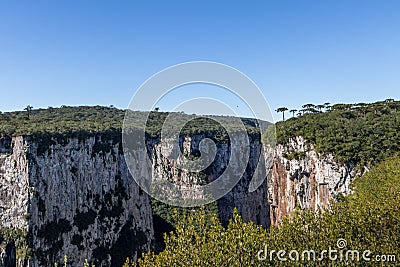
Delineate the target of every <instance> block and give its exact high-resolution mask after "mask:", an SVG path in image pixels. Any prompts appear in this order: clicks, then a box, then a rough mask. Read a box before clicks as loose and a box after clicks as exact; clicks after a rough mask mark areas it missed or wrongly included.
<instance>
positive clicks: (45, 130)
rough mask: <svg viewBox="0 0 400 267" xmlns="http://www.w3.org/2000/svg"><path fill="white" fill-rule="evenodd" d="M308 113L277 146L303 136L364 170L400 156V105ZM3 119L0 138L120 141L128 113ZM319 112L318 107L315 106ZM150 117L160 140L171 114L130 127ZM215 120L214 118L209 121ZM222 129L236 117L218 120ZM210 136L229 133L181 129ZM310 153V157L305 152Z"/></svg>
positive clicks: (64, 110) (195, 123) (46, 113)
mask: <svg viewBox="0 0 400 267" xmlns="http://www.w3.org/2000/svg"><path fill="white" fill-rule="evenodd" d="M305 106H307V108H306V109H304V110H302V112H301V113H300V114H297V116H294V112H293V115H292V117H291V118H289V119H287V120H286V121H282V122H278V123H277V124H276V133H277V141H278V143H280V144H286V143H288V141H289V140H290V139H291V138H294V137H296V136H303V137H304V139H305V140H306V142H308V143H310V144H313V145H314V147H315V149H316V150H317V152H320V153H321V154H329V153H331V154H333V155H334V157H335V160H337V161H339V162H341V163H347V162H352V163H354V164H356V165H357V164H358V165H360V166H367V167H368V166H373V165H376V164H377V163H378V162H380V161H382V160H383V159H385V158H388V157H389V156H392V155H395V154H399V151H400V101H395V100H393V99H387V100H385V101H380V102H375V103H371V104H366V103H358V104H336V105H332V106H329V108H328V107H326V106H325V110H324V111H323V110H322V109H321V108H319V110H317V109H315V108H312V107H311V104H307V105H305ZM29 107H30V106H28V107H27V108H26V110H24V111H15V112H6V113H2V114H0V137H1V136H19V135H43V134H57V135H59V134H61V135H74V134H83V135H87V134H97V133H102V132H113V133H114V134H115V135H120V132H121V129H122V123H123V120H124V116H125V110H121V109H117V108H114V107H104V106H76V107H70V106H62V107H60V108H51V107H49V108H47V109H32V107H30V108H29ZM315 107H319V106H315ZM148 114H149V120H148V121H147V125H146V133H147V134H149V135H150V136H160V133H161V128H162V127H163V123H164V121H165V119H166V118H167V116H168V115H169V113H167V112H154V111H153V112H150V113H147V112H139V111H132V112H131V113H130V115H131V116H130V117H131V118H133V120H132V122H131V124H132V125H131V126H133V127H141V126H140V124H139V123H137V122H139V121H143V120H144V119H145V118H146V117H145V116H147V115H148ZM188 118H189V119H190V118H191V119H194V118H195V115H188V114H183V113H176V117H175V120H176V121H177V122H178V121H179V120H187V119H188ZM211 118H212V116H211ZM219 119H221V120H222V121H224V124H226V125H230V126H232V127H236V126H235V125H233V124H232V123H231V121H232V117H228V116H219ZM241 120H242V121H243V122H244V124H245V127H246V130H247V132H248V133H249V134H254V135H258V134H259V131H258V128H257V127H256V126H257V122H256V121H255V120H254V119H244V118H242V119H241ZM199 133H203V134H206V135H212V137H215V139H217V140H221V139H224V140H225V139H226V138H227V132H226V131H225V130H224V129H223V127H222V126H221V125H220V124H218V123H217V122H215V121H214V120H212V119H208V118H204V117H203V118H197V119H194V120H192V121H191V122H190V123H188V124H186V125H185V127H183V128H182V131H181V134H199ZM304 152H306V151H304ZM302 156H303V154H302V153H299V152H294V151H293V153H288V155H287V157H289V158H291V157H292V158H300V157H302Z"/></svg>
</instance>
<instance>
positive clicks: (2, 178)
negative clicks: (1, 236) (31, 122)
mask: <svg viewBox="0 0 400 267" xmlns="http://www.w3.org/2000/svg"><path fill="white" fill-rule="evenodd" d="M12 142H13V146H14V151H13V153H2V154H0V222H1V226H2V227H16V228H19V229H25V230H28V221H27V220H26V217H27V214H28V201H29V174H28V161H27V157H26V150H27V143H26V140H24V138H22V137H16V138H14V139H13V140H12Z"/></svg>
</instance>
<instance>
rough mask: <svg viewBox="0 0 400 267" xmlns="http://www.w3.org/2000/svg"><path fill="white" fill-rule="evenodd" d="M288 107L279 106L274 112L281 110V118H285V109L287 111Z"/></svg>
mask: <svg viewBox="0 0 400 267" xmlns="http://www.w3.org/2000/svg"><path fill="white" fill-rule="evenodd" d="M287 110H288V108H287V107H280V108H278V109H277V110H276V112H278V113H279V112H282V120H285V111H287Z"/></svg>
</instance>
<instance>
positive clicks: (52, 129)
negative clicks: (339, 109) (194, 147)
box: [0, 106, 259, 150]
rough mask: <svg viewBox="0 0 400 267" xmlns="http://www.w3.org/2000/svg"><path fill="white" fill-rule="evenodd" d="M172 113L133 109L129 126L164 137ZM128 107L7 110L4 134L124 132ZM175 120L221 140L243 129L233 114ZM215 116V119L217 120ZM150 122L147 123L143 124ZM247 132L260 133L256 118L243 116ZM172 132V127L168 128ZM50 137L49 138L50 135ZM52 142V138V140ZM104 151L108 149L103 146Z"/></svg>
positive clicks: (0, 130)
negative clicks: (229, 133)
mask: <svg viewBox="0 0 400 267" xmlns="http://www.w3.org/2000/svg"><path fill="white" fill-rule="evenodd" d="M168 115H170V113H168V112H140V111H129V112H128V116H127V118H129V120H128V121H129V122H127V123H126V126H127V127H128V128H132V129H143V128H144V127H145V130H146V133H147V134H148V136H150V137H160V136H161V129H162V128H163V127H164V128H166V127H165V126H164V122H165V121H166V119H167V117H168ZM124 116H125V110H120V109H116V108H110V107H102V106H94V107H89V106H77V107H69V106H62V107H61V108H52V107H49V108H47V109H32V108H30V109H29V119H28V118H27V113H26V112H25V111H15V112H6V113H3V114H0V136H4V135H6V136H20V135H34V136H37V138H41V139H46V138H47V137H49V136H54V135H57V136H58V138H61V137H63V136H64V137H65V136H67V137H68V136H71V135H72V136H78V137H82V138H84V137H85V136H86V135H88V134H93V133H99V132H105V133H113V132H117V133H118V134H119V135H120V133H121V129H122V125H123V120H124ZM173 118H174V119H173V121H174V123H176V124H178V123H181V122H184V121H189V122H188V123H186V124H184V125H185V126H184V127H183V129H182V131H181V132H180V134H182V135H183V134H187V135H193V134H205V135H207V137H210V138H213V139H215V140H219V141H226V140H228V138H229V137H228V135H227V131H226V130H225V129H224V127H226V128H227V129H229V130H232V131H233V132H235V131H238V130H240V128H239V127H238V126H237V125H236V124H235V123H232V117H229V116H218V119H219V120H220V121H222V122H223V124H224V127H223V126H222V125H221V124H220V123H218V122H216V121H215V120H214V119H215V118H217V117H216V116H208V117H201V118H196V116H195V115H187V114H184V113H174V117H173ZM213 118H214V119H213ZM143 121H146V125H142V124H141V123H142V122H143ZM242 122H243V125H244V126H245V129H246V131H247V132H248V134H249V135H251V136H257V135H258V134H259V131H258V128H257V127H255V126H256V121H255V120H254V119H242ZM164 130H166V131H167V132H168V129H164ZM47 139H48V138H47ZM49 142H50V141H49ZM99 149H100V150H102V149H104V148H102V147H100V148H99Z"/></svg>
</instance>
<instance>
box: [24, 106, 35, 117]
mask: <svg viewBox="0 0 400 267" xmlns="http://www.w3.org/2000/svg"><path fill="white" fill-rule="evenodd" d="M32 109H33V107H32V106H31V105H28V106H26V108H24V110H26V111H27V112H28V120H29V118H30V116H31V112H32Z"/></svg>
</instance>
